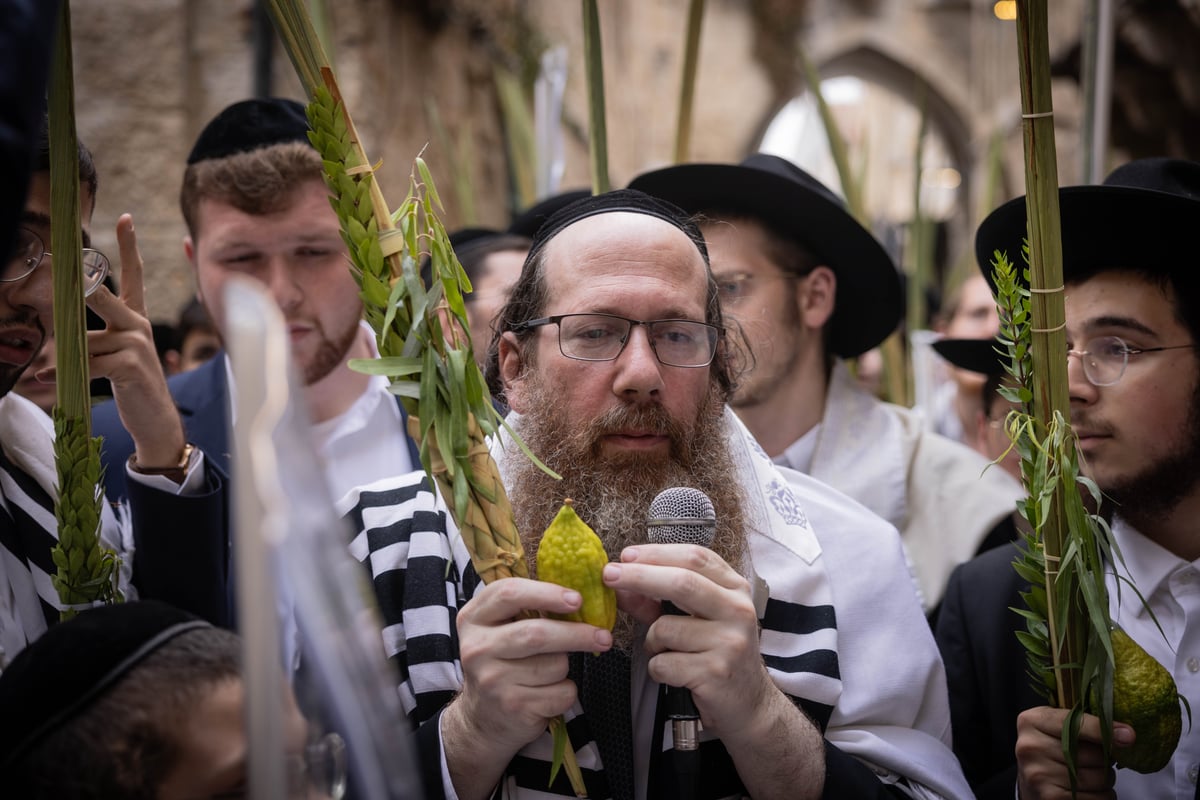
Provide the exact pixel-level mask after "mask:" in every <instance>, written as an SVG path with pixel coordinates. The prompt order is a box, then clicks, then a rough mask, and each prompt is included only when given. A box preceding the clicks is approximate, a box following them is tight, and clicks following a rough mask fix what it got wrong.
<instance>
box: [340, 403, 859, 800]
mask: <svg viewBox="0 0 1200 800" xmlns="http://www.w3.org/2000/svg"><path fill="white" fill-rule="evenodd" d="M738 427H739V428H740V425H739V426H738ZM513 450H515V448H513ZM759 454H761V451H758V452H757V453H754V454H752V455H754V456H758V455H759ZM761 460H762V462H763V463H764V464H765V465H766V467H765V468H764V469H763V470H762V471H755V470H747V471H748V473H749V474H752V475H755V476H756V477H767V476H769V475H770V474H771V471H770V469H769V466H770V462H769V460H767V459H766V456H765V454H764V455H761ZM747 466H748V467H749V466H750V465H749V464H747ZM750 480H754V478H751V479H750ZM768 480H769V483H767V484H766V485H764V486H761V489H760V491H759V494H758V499H760V500H761V502H760V503H758V504H755V503H751V504H750V505H751V506H756V508H754V509H752V510H751V511H750V520H751V525H750V528H751V529H752V531H754V532H753V533H751V542H750V544H751V548H750V549H751V557H752V559H753V563H754V569H755V572H756V573H757V575H758V576H759V577H761V578H762V579H764V580H765V581H766V584H767V586H769V587H770V595H769V599H768V600H767V602H766V610H765V613H764V614H763V617H762V620H761V638H760V647H761V650H762V654H763V662H764V664H765V665H766V667H767V669H768V672H769V674H770V675H771V678H772V680H773V681H774V682H775V683H776V685H778V686H779V687H780V689H781V690H782V691H783V692H784V693H785V694H787V695H788V696H789V697H791V698H792V699H793V701H794V702H795V703H796V704H797V705H798V706H800V707H801V708H802V709H803V710H804V711H805V712H806V713H807V714H808V715H809V716H811V717H812V718H813V719H814V720H815V721H816V722H817V724H818V725H819V726H820V728H821V729H822V731H824V729H825V726H826V724H827V723H828V721H829V717H830V714H831V713H832V711H833V707H834V705H835V704H836V702H837V698H838V697H839V695H840V693H841V679H840V672H839V667H838V656H837V630H836V624H835V618H834V610H833V604H832V599H831V595H830V593H829V588H828V586H827V583H826V579H825V572H824V569H822V568H820V563H819V561H818V559H819V556H820V550H819V546H818V545H817V544H816V542H815V539H813V540H812V541H811V542H809V541H808V539H812V537H811V529H810V528H809V527H808V522H807V519H806V518H805V516H804V512H803V510H802V509H801V508H800V506H799V503H798V502H797V501H796V499H795V498H794V497H793V496H792V494H791V491H790V489H789V488H788V487H787V485H786V484H785V483H783V482H781V481H779V480H770V479H769V477H768ZM341 507H342V508H343V509H346V508H349V510H348V511H347V514H346V516H347V518H348V519H349V521H350V524H351V525H352V526H353V530H354V531H355V532H356V535H355V537H354V539H353V541H352V543H351V545H350V550H351V553H352V554H353V555H354V556H355V557H356V558H358V559H359V560H360V561H362V562H363V563H364V564H366V565H367V566H368V567H369V569H370V574H371V580H372V582H373V584H374V588H375V595H376V598H377V600H378V602H379V606H380V610H381V612H382V615H383V622H384V628H383V639H384V643H385V647H386V651H387V655H388V657H389V659H390V660H391V661H392V662H393V663H395V665H396V667H397V669H398V670H399V675H400V686H399V693H400V698H401V704H402V706H403V708H404V711H405V713H407V714H408V715H409V718H410V720H411V721H412V723H413V725H414V727H416V726H419V725H422V724H424V723H426V722H429V721H431V720H432V724H437V719H436V718H437V715H438V712H440V711H441V709H442V708H443V707H444V706H445V705H446V704H447V703H449V702H450V700H451V699H452V698H453V697H454V696H455V694H456V693H457V692H458V691H459V689H460V688H461V686H462V665H461V663H460V661H459V643H458V638H457V632H456V628H455V617H456V615H457V612H458V609H460V608H461V607H462V606H463V604H465V603H466V602H467V600H469V599H470V598H471V596H472V595H473V594H474V592H475V590H476V589H477V588H478V587H479V585H480V580H479V577H478V575H477V574H476V572H475V570H474V568H473V567H472V566H471V563H470V556H469V554H468V553H467V550H466V546H465V545H464V543H463V541H462V539H461V537H460V536H459V535H458V532H457V530H456V529H455V527H454V523H453V520H452V519H451V518H450V516H449V514H448V512H447V510H446V507H445V505H444V504H443V503H442V501H441V498H440V497H439V496H438V495H437V494H435V493H434V492H433V491H431V490H430V488H429V484H428V483H427V482H426V481H425V479H424V475H423V474H422V473H411V474H409V475H407V476H401V477H400V478H396V479H388V480H385V481H380V482H378V483H375V484H372V485H370V486H367V487H362V488H361V489H358V490H355V491H354V492H351V494H350V495H348V496H347V497H346V498H345V499H344V500H343V501H342V504H341ZM756 513H757V514H765V515H767V516H768V517H769V519H762V518H756V517H755V514H756ZM781 527H782V528H784V529H785V530H784V533H785V534H786V533H787V530H786V529H788V528H791V529H794V530H797V531H806V532H808V534H809V536H808V537H805V536H787V535H784V536H779V535H777V534H778V531H779V529H780V528H781ZM764 531H767V533H764ZM814 562H816V563H815V566H816V567H817V568H815V569H814V568H813V567H814ZM565 717H566V720H567V727H568V730H569V732H570V735H571V742H572V743H573V744H574V745H575V747H576V752H577V758H578V761H579V765H580V768H581V769H582V771H583V773H584V778H585V781H586V782H587V784H588V786H589V796H592V797H600V798H604V797H608V796H609V794H608V787H607V781H606V780H604V778H603V770H602V765H601V763H600V759H599V752H598V750H597V748H596V745H595V743H594V741H593V738H592V735H591V731H590V730H589V729H588V726H587V720H586V716H585V714H584V712H583V709H582V708H581V707H580V706H579V705H578V703H577V704H576V706H575V708H574V709H573V710H572V711H570V712H568V713H567V714H566V715H565ZM658 722H659V728H658V730H659V731H660V732H661V730H662V728H663V725H664V724H665V722H666V720H665V719H660V720H659V721H658ZM654 741H655V743H656V744H657V743H661V741H662V737H661V735H655V736H654ZM581 743H586V744H584V745H583V746H581ZM701 751H702V763H703V764H704V766H703V769H704V770H705V771H704V774H703V775H702V778H701V782H700V785H701V786H702V787H704V788H703V790H702V791H703V792H704V796H705V797H713V798H718V797H728V796H735V797H736V796H740V795H741V794H742V793H743V790H742V787H741V784H740V781H739V779H738V777H737V774H736V772H735V771H734V769H733V764H732V762H731V761H730V759H729V756H728V754H727V753H726V751H725V748H724V746H723V745H722V744H721V743H720V742H719V741H717V740H706V741H703V742H702V744H701ZM551 752H552V749H551V739H550V736H549V734H545V735H543V736H542V737H541V738H540V739H538V740H536V741H534V742H533V743H531V744H530V745H527V746H526V747H525V748H524V749H523V750H522V751H521V752H520V753H519V754H518V755H517V757H516V758H514V759H513V761H512V762H511V763H510V765H509V768H508V771H507V773H506V777H505V787H504V788H506V789H507V790H508V791H514V790H517V789H519V790H520V796H521V798H523V799H524V798H551V797H561V796H565V797H573V796H574V793H573V792H572V791H571V787H570V784H569V783H568V781H567V779H566V777H565V775H563V774H561V773H560V774H559V776H558V777H557V779H556V781H555V783H554V785H553V786H552V787H550V788H549V789H547V788H546V787H547V785H548V783H549V774H550V773H549V767H550V756H551ZM651 770H652V772H653V770H654V766H653V764H652V765H651ZM427 791H430V792H432V793H431V794H430V796H436V790H435V789H434V788H433V787H427ZM652 794H653V793H652Z"/></svg>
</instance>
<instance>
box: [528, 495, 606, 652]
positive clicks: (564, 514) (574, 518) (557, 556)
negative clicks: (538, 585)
mask: <svg viewBox="0 0 1200 800" xmlns="http://www.w3.org/2000/svg"><path fill="white" fill-rule="evenodd" d="M607 563H608V554H607V553H605V552H604V544H603V543H602V542H601V541H600V537H599V536H597V535H596V532H595V531H593V530H592V529H591V528H589V527H588V525H587V523H585V522H584V521H583V520H581V519H580V518H579V515H578V514H576V513H575V509H574V508H572V507H571V501H570V500H569V499H567V500H564V501H563V506H562V508H560V509H559V510H558V514H556V515H555V517H554V521H553V522H551V523H550V527H548V528H546V532H545V533H543V534H542V540H541V541H540V542H539V543H538V549H537V572H538V580H543V581H549V582H550V583H557V584H558V585H559V586H565V587H566V588H568V589H574V590H575V591H577V592H579V594H580V595H582V596H583V605H582V606H580V608H579V611H576V612H575V613H573V614H563V615H556V616H557V617H558V618H559V619H567V620H571V621H573V622H586V623H588V624H589V625H595V626H597V627H599V628H604V629H606V630H610V631H611V630H612V627H613V624H614V623H615V622H616V621H617V595H616V592H614V591H613V590H612V589H610V588H608V587H607V586H605V585H604V581H603V580H602V579H601V575H600V573H601V571H602V570H603V569H604V565H605V564H607Z"/></svg>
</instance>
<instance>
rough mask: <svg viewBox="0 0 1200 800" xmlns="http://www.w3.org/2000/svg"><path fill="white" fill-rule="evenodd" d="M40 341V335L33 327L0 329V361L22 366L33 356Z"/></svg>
mask: <svg viewBox="0 0 1200 800" xmlns="http://www.w3.org/2000/svg"><path fill="white" fill-rule="evenodd" d="M41 343H42V335H41V333H40V332H39V331H38V330H37V329H35V328H17V327H13V328H3V329H0V363H2V364H10V365H12V366H14V367H22V366H24V365H26V364H28V363H29V360H30V359H31V358H33V355H34V353H35V352H37V348H38V347H39V346H40V345H41Z"/></svg>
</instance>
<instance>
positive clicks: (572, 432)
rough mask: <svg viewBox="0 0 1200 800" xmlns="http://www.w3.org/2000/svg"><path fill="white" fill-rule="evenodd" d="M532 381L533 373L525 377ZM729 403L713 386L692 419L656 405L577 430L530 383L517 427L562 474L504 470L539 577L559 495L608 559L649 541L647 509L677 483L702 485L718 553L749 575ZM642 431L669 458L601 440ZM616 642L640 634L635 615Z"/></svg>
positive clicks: (519, 460)
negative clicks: (727, 422)
mask: <svg viewBox="0 0 1200 800" xmlns="http://www.w3.org/2000/svg"><path fill="white" fill-rule="evenodd" d="M527 380H529V381H530V383H531V384H534V383H535V382H536V378H533V377H532V376H530V377H529V378H527ZM723 407H724V402H723V401H722V400H721V399H720V392H719V391H718V390H717V388H716V386H715V385H713V386H711V388H710V390H709V396H708V398H707V400H706V402H705V403H704V404H703V405H702V407H701V409H700V413H699V415H698V417H697V419H696V420H694V421H693V422H692V424H690V425H688V426H684V425H682V424H681V423H680V422H679V421H677V420H674V419H672V418H671V417H670V415H669V414H668V413H667V411H666V410H665V409H664V408H663V407H662V406H660V405H651V406H633V405H626V406H621V407H619V408H615V409H613V410H612V411H610V412H608V413H607V414H605V415H603V416H602V417H599V418H597V419H595V420H592V421H591V423H590V424H588V425H587V426H585V427H584V428H582V429H571V428H570V423H568V422H567V421H566V420H565V419H564V418H563V415H562V414H561V402H560V401H559V399H558V398H557V397H555V396H554V394H553V393H552V392H549V391H547V390H546V389H545V387H544V386H542V385H541V384H537V385H531V386H530V392H529V407H528V410H527V412H526V413H525V414H524V415H523V416H522V418H521V425H520V430H519V432H520V434H521V437H522V438H523V439H524V440H525V443H526V444H528V445H529V448H530V449H531V450H532V451H533V452H534V453H536V454H537V455H538V457H539V458H541V459H542V460H543V461H544V462H545V463H546V464H547V465H548V466H549V467H550V468H552V469H553V470H554V471H556V472H558V473H559V474H560V475H562V480H561V481H556V480H554V479H553V478H551V477H550V476H548V475H547V474H546V473H544V472H542V471H541V470H540V469H538V467H537V466H536V465H535V464H533V462H531V461H530V460H529V459H528V458H525V457H524V456H523V455H520V454H514V455H513V456H512V457H511V459H510V464H509V468H508V484H509V489H510V491H509V497H510V498H511V499H512V505H513V513H514V516H515V517H516V521H517V529H518V530H520V531H521V537H522V541H523V544H524V546H525V549H526V552H527V554H528V556H529V560H530V566H531V571H532V572H533V573H534V574H535V575H536V565H535V564H534V563H533V562H534V561H535V554H536V553H537V544H538V542H539V541H540V540H541V537H542V532H543V531H544V530H545V529H546V527H547V526H548V525H549V524H550V522H551V520H553V519H554V515H555V514H556V513H557V512H558V509H559V507H560V506H561V505H562V501H563V500H564V499H565V498H568V497H569V498H571V499H572V501H573V503H574V507H575V510H576V511H577V512H578V513H579V516H580V518H581V519H583V521H584V522H586V523H587V524H588V525H590V526H591V527H592V529H593V530H595V531H596V534H597V535H598V536H599V537H600V539H601V541H603V542H604V547H605V550H606V551H607V553H608V557H609V560H613V561H615V560H619V559H620V556H621V551H622V550H623V549H624V548H626V547H628V546H630V545H635V544H645V542H646V515H647V511H648V510H649V508H650V503H651V501H652V500H653V499H654V498H655V496H656V495H657V494H658V493H659V492H660V491H662V490H663V489H667V488H670V487H674V486H687V487H693V488H696V489H699V490H700V491H702V492H704V493H705V494H707V495H708V496H709V498H711V499H712V502H713V508H714V510H715V511H716V515H717V521H718V525H717V532H716V536H715V539H714V541H713V544H712V550H713V551H714V552H715V553H717V555H719V556H721V558H723V559H724V560H725V561H726V562H727V563H729V564H730V565H732V566H733V567H734V568H735V569H737V570H739V571H741V572H743V573H745V572H746V570H744V569H743V561H744V560H745V557H746V552H747V540H746V526H745V518H744V517H743V515H742V510H741V509H742V503H743V495H742V491H741V486H740V485H739V484H738V483H737V482H736V481H734V480H732V479H731V477H730V476H732V475H733V474H735V467H734V465H733V457H732V454H731V453H730V451H729V447H728V445H727V443H726V441H725V434H724V431H723V429H722V428H723V426H722V422H721V412H722V409H723ZM629 428H636V429H639V430H647V431H654V432H656V433H661V434H665V435H667V436H668V437H669V438H670V442H671V447H670V455H669V456H668V457H666V458H663V457H659V456H655V455H646V454H640V453H633V454H621V455H618V456H615V457H611V456H609V457H606V456H603V455H602V454H601V447H600V441H601V437H602V436H604V435H605V434H607V433H611V432H614V431H618V430H622V429H629ZM614 638H615V640H616V642H617V646H618V647H620V648H622V649H625V650H629V649H630V648H631V646H632V643H633V640H634V626H633V623H632V620H631V619H630V618H628V617H627V616H626V615H625V614H623V613H622V614H620V615H618V620H617V629H616V630H615V631H614Z"/></svg>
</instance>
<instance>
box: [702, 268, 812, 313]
mask: <svg viewBox="0 0 1200 800" xmlns="http://www.w3.org/2000/svg"><path fill="white" fill-rule="evenodd" d="M807 275H808V273H805V274H804V275H786V274H780V275H751V274H749V273H746V272H737V273H734V274H732V275H717V276H716V282H717V296H718V297H720V298H721V307H722V308H732V307H736V306H738V305H740V304H741V303H743V302H744V301H745V300H746V299H747V298H748V297H749V296H750V294H751V290H752V288H753V287H754V284H755V283H767V282H769V281H790V280H796V279H798V278H804V277H806V276H807Z"/></svg>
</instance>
